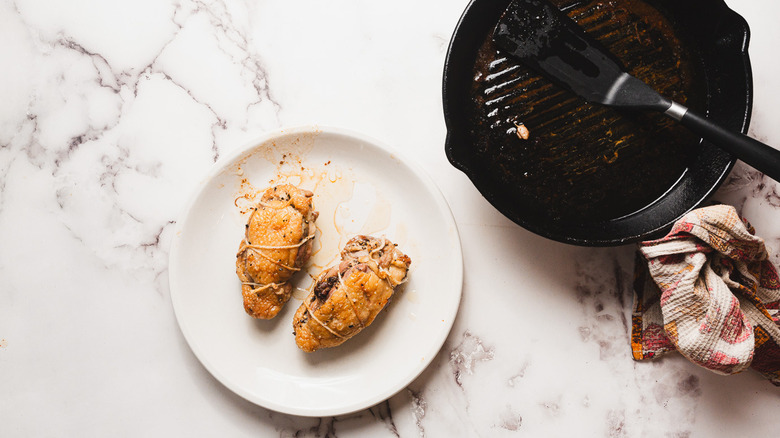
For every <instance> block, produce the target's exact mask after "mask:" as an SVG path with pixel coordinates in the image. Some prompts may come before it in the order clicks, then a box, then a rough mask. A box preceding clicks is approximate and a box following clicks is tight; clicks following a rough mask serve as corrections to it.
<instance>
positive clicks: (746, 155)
mask: <svg viewBox="0 0 780 438" xmlns="http://www.w3.org/2000/svg"><path fill="white" fill-rule="evenodd" d="M680 123H681V124H682V125H683V126H686V127H687V128H688V129H690V130H691V131H693V132H695V133H696V134H698V135H700V136H701V137H702V138H704V139H705V140H708V141H709V142H710V143H712V144H714V145H715V146H718V147H720V148H721V149H723V150H726V151H728V152H730V153H732V154H733V155H735V156H736V157H737V158H739V159H740V160H742V161H744V162H745V163H747V164H749V165H751V166H753V167H754V168H755V169H756V170H759V171H761V172H763V173H764V175H766V176H768V177H770V178H772V179H773V180H775V181H780V150H777V149H775V148H773V147H771V146H769V145H766V144H764V143H761V142H760V141H758V140H755V139H753V138H750V137H748V136H746V135H742V134H737V133H734V132H731V131H729V130H727V129H725V128H723V127H721V126H719V125H717V124H715V123H713V122H711V121H710V120H708V119H707V118H705V117H702V116H701V115H699V114H696V113H694V112H692V111H690V110H688V111H686V112H685V114H684V115H683V116H682V118H681V119H680Z"/></svg>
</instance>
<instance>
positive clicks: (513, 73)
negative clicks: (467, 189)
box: [444, 0, 751, 245]
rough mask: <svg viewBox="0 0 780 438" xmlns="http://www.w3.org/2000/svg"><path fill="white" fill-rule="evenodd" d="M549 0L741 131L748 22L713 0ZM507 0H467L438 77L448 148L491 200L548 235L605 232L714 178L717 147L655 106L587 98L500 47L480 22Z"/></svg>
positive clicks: (665, 222) (628, 235)
mask: <svg viewBox="0 0 780 438" xmlns="http://www.w3.org/2000/svg"><path fill="white" fill-rule="evenodd" d="M554 3H556V4H557V5H558V6H559V7H560V8H561V9H562V10H564V11H565V12H566V13H567V14H568V15H569V16H570V17H572V18H573V19H574V20H575V21H577V22H578V24H580V25H581V26H582V27H583V28H585V30H586V31H587V32H588V33H589V34H590V35H592V36H593V37H595V38H596V39H598V40H599V41H600V42H601V43H602V44H604V45H605V46H606V47H607V48H608V49H609V50H610V51H611V52H612V53H613V54H614V55H615V56H616V57H617V58H618V60H619V61H621V62H622V63H623V65H624V66H625V67H626V68H627V69H628V71H629V72H630V73H631V74H633V75H635V76H637V77H638V78H640V79H642V80H644V81H646V82H647V83H648V84H650V85H651V86H653V87H654V88H655V89H657V90H658V91H660V92H661V94H663V95H666V96H668V97H670V98H672V99H673V100H675V101H678V102H680V103H682V104H684V105H686V106H688V107H690V108H692V109H695V110H699V111H701V112H703V113H704V112H707V113H709V115H710V117H712V118H714V119H715V120H716V121H718V122H720V123H722V124H723V125H724V126H726V127H728V128H731V129H733V130H739V131H742V132H745V131H746V129H747V121H748V117H749V114H750V97H751V94H750V89H751V78H750V69H749V62H748V59H747V54H746V50H747V37H748V28H747V25H746V23H745V22H744V20H743V19H742V18H741V17H739V16H738V15H737V14H736V13H734V12H733V11H731V10H730V9H728V8H727V7H726V6H725V4H721V3H722V2H720V0H715V1H712V0H694V1H688V2H671V1H667V0H654V1H651V0H646V1H638V0H613V1H591V2H573V1H571V0H568V1H565V0H559V1H557V2H554ZM508 4H509V1H508V0H506V1H486V0H474V1H473V2H472V3H471V5H470V6H469V8H468V9H467V10H466V13H465V14H464V16H463V18H462V19H461V22H460V24H459V26H458V28H457V30H456V32H455V35H454V36H453V40H452V42H451V45H450V51H449V53H448V59H447V65H446V67H445V80H444V104H445V118H446V120H447V126H448V139H447V146H446V148H447V154H448V157H449V159H450V161H451V162H452V164H453V165H455V166H456V167H458V168H460V169H461V170H463V171H464V172H465V173H466V174H467V175H468V176H469V177H470V178H471V180H472V181H473V182H474V184H475V185H476V186H477V188H478V189H479V190H480V191H481V192H482V194H483V195H484V196H485V197H486V198H487V199H488V201H490V202H491V203H492V204H493V205H494V206H495V207H496V208H498V209H499V210H500V211H501V212H502V213H504V214H505V215H506V216H507V217H509V218H510V219H512V220H514V221H515V222H517V223H518V224H520V225H522V226H524V227H525V228H527V229H529V230H531V231H533V232H536V233H538V234H541V235H543V236H546V237H549V238H552V239H555V240H559V241H563V242H567V243H573V244H581V245H615V244H622V243H628V242H631V241H636V240H640V239H647V238H650V237H654V236H656V235H659V234H661V233H663V232H664V231H666V229H667V228H668V227H669V226H670V225H671V224H672V223H673V222H674V221H675V220H676V219H677V218H679V217H681V216H682V215H683V214H685V213H686V212H687V211H689V210H691V209H693V208H695V207H696V206H698V205H699V204H701V203H702V202H703V201H704V200H705V199H706V198H707V197H708V196H709V195H710V194H711V193H712V192H713V191H714V190H715V189H716V188H717V187H718V185H719V184H720V183H721V182H722V180H723V178H724V177H725V176H726V174H727V173H728V171H729V170H730V168H731V166H732V165H733V162H734V158H733V157H731V156H730V155H729V154H728V153H726V152H723V151H721V150H720V149H718V148H715V147H714V146H712V145H710V144H709V143H706V142H701V140H700V139H699V138H697V137H695V136H694V135H693V134H691V133H690V132H689V131H688V130H686V129H685V128H683V127H681V126H678V125H676V124H674V123H673V122H672V121H670V120H668V119H667V118H665V117H663V116H662V115H660V114H648V113H631V112H625V111H617V110H614V109H611V108H607V107H602V106H598V105H591V104H588V103H586V102H585V101H584V100H582V99H581V98H579V97H577V96H575V95H573V94H572V93H569V92H567V91H564V90H562V89H561V88H559V87H557V86H555V85H553V84H552V83H551V82H550V81H548V80H547V79H545V78H542V77H540V76H538V75H537V74H536V73H534V72H532V71H531V70H529V69H528V68H526V67H525V66H524V65H522V64H521V63H519V61H516V60H514V59H512V58H510V57H507V56H506V55H505V54H503V53H502V52H501V51H499V50H498V49H497V48H496V47H495V46H494V44H493V42H492V40H491V38H490V36H491V33H492V30H493V27H494V26H495V23H496V22H497V20H498V17H499V16H500V14H501V12H502V11H503V10H504V9H505V7H506V6H507V5H508ZM518 124H523V125H524V126H525V127H527V129H528V130H529V131H530V136H529V138H528V139H527V140H522V139H520V138H519V137H518V136H517V128H516V126H517V125H518Z"/></svg>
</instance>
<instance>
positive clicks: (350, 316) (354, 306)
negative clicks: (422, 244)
mask: <svg viewBox="0 0 780 438" xmlns="http://www.w3.org/2000/svg"><path fill="white" fill-rule="evenodd" d="M411 263H412V260H411V259H410V258H409V256H407V255H406V254H404V253H402V252H401V251H399V250H398V249H397V248H396V245H395V244H394V243H392V242H391V241H389V240H387V239H385V238H375V237H371V236H357V237H354V238H352V239H351V240H350V241H349V242H347V244H346V246H345V247H344V250H343V251H342V252H341V262H340V263H338V264H337V265H335V266H332V267H330V268H328V269H326V270H325V271H324V272H323V273H322V274H320V275H319V277H318V278H317V281H316V282H315V284H314V286H313V288H312V292H311V293H310V294H309V296H308V297H306V298H305V299H304V301H303V304H301V306H300V307H299V308H298V311H297V312H296V313H295V319H294V320H293V331H294V333H295V343H296V344H297V345H298V347H299V348H300V349H302V350H303V351H306V352H312V351H315V350H317V349H320V348H326V347H334V346H336V345H340V344H342V343H343V342H344V341H346V340H347V339H349V338H351V337H353V336H355V335H356V334H358V333H359V332H360V331H361V330H363V329H364V328H366V327H368V326H369V325H370V324H371V323H372V322H373V321H374V318H376V316H377V314H379V311H380V310H382V309H383V308H384V307H385V305H386V304H387V302H388V301H389V300H390V298H391V297H392V295H393V291H394V289H395V287H396V286H398V285H399V284H401V283H403V282H404V281H405V280H406V276H407V271H408V270H409V265H410V264H411Z"/></svg>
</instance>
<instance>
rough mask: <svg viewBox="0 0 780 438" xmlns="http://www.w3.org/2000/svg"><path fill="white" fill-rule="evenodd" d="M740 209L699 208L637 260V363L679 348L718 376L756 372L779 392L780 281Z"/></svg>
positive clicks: (642, 251)
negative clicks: (738, 210)
mask: <svg viewBox="0 0 780 438" xmlns="http://www.w3.org/2000/svg"><path fill="white" fill-rule="evenodd" d="M754 233H755V230H753V228H752V227H751V226H750V224H748V223H747V222H744V221H743V220H741V219H740V218H739V216H738V215H737V212H736V210H735V209H734V207H731V206H728V205H716V206H712V207H706V208H701V209H698V210H694V211H692V212H690V213H688V214H687V215H685V216H684V217H683V218H682V219H680V220H679V221H677V223H675V225H674V227H673V228H672V230H671V231H670V232H669V234H667V235H666V237H664V238H662V239H659V240H652V241H648V242H642V243H641V244H640V245H639V253H638V254H637V260H636V276H635V279H634V290H635V293H636V295H635V298H634V299H635V302H634V313H633V318H632V319H633V321H632V333H631V347H632V350H633V355H634V359H636V360H642V359H652V358H655V357H658V356H660V355H661V354H663V353H666V352H669V351H674V350H677V351H679V352H680V353H682V354H683V355H684V356H685V357H687V358H688V359H689V360H691V361H692V362H694V363H696V364H698V365H701V366H703V367H704V368H707V369H709V370H711V371H714V372H716V373H719V374H735V373H738V372H741V371H744V370H745V369H746V368H748V367H751V368H753V369H754V370H756V371H758V372H759V373H761V374H763V375H764V376H765V377H766V378H768V379H769V380H770V381H771V382H772V383H773V384H775V385H778V386H780V280H778V274H777V269H776V268H775V267H774V266H773V265H772V263H771V262H770V261H769V260H768V257H769V256H768V254H767V251H766V248H765V246H764V241H763V239H761V238H759V237H756V236H755V235H754Z"/></svg>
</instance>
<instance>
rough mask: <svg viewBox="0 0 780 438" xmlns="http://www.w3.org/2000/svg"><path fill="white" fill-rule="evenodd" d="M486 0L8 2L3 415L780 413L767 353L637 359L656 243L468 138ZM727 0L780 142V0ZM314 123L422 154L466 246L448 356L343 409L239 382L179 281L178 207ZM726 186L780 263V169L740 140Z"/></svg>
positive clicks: (758, 125) (686, 424)
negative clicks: (249, 146) (481, 154)
mask: <svg viewBox="0 0 780 438" xmlns="http://www.w3.org/2000/svg"><path fill="white" fill-rule="evenodd" d="M466 3H467V2H466V1H465V0H463V1H444V0H430V1H427V2H417V1H410V0H400V1H396V2H393V3H392V4H387V3H378V2H365V1H357V0H332V1H315V0H301V1H296V2H289V1H284V0H261V1H246V0H244V1H241V0H235V1H234V0H221V1H208V0H202V1H201V0H175V1H160V0H138V1H134V2H129V1H119V0H111V1H103V2H90V1H86V0H79V1H76V0H73V1H68V2H62V1H54V0H3V1H0V59H3V60H4V62H3V68H2V71H0V98H1V100H2V102H3V104H2V105H0V388H2V394H3V396H2V397H0V435H2V436H107V435H112V436H139V435H140V436H165V435H167V436H282V437H291V436H296V437H302V436H308V437H318V436H338V437H349V436H372V437H374V436H377V437H381V436H388V437H393V436H396V437H397V436H401V437H413V436H428V437H436V436H511V435H515V434H517V435H522V436H569V435H571V434H572V433H574V434H575V435H579V436H613V437H621V436H675V437H711V436H746V435H751V436H776V435H777V430H778V427H780V420H778V419H777V412H779V411H780V397H778V392H777V391H778V389H777V388H775V387H773V386H772V385H770V384H769V383H767V382H766V381H764V380H763V379H762V378H761V377H760V376H759V375H758V374H756V373H754V372H752V371H751V372H746V373H743V374H739V375H736V376H730V377H723V376H718V375H715V374H713V373H711V372H709V371H707V370H704V369H702V368H699V367H696V366H694V365H693V364H691V363H689V362H688V361H686V360H685V359H683V358H681V357H679V356H667V357H664V358H662V359H660V360H657V361H653V362H641V363H637V362H634V361H633V360H632V359H631V351H630V343H629V332H630V323H629V322H628V321H630V318H629V316H630V312H631V302H632V290H631V287H630V283H631V275H632V271H633V257H634V251H635V247H634V246H631V245H627V246H622V247H616V248H581V247H574V246H568V245H564V244H560V243H556V242H553V241H549V240H546V239H544V238H541V237H538V236H536V235H534V234H531V233H529V232H527V231H525V230H524V229H522V228H520V227H518V226H517V225H515V224H514V223H512V222H511V221H509V220H508V219H506V218H504V217H503V216H502V215H500V214H499V213H498V212H497V211H496V210H495V209H493V208H492V207H491V206H490V205H489V204H488V203H487V202H486V201H485V200H484V199H483V198H482V196H481V195H480V194H479V192H477V190H476V189H475V188H474V187H473V186H472V184H471V183H470V181H469V180H468V179H467V178H466V176H464V175H463V174H462V173H461V172H459V171H458V170H456V169H454V168H453V167H452V166H451V165H450V164H449V163H448V161H447V159H446V157H445V155H444V148H443V144H444V138H445V125H444V120H443V115H442V108H441V79H442V68H443V63H444V58H445V54H446V49H447V45H448V42H449V39H450V36H451V34H452V31H453V29H454V27H455V25H456V23H457V20H458V18H459V17H460V15H461V13H462V11H463V9H464V8H465V6H466ZM727 3H728V4H729V5H730V6H731V7H732V8H733V9H735V10H736V11H737V12H739V13H740V14H742V15H743V16H744V17H745V18H746V19H747V21H748V23H749V24H750V26H751V29H752V38H751V43H750V56H751V61H752V67H753V79H754V89H755V100H754V105H753V118H752V123H751V129H750V135H752V136H754V137H756V138H758V139H761V140H763V141H765V142H767V143H769V144H773V145H780V123H777V122H776V120H775V117H778V115H780V111H778V110H777V106H778V102H780V81H777V80H776V78H775V74H776V72H777V71H778V69H780V61H778V58H777V56H776V43H777V41H780V26H777V22H776V21H777V17H778V16H780V3H777V2H776V1H775V0H728V1H727ZM309 123H317V124H322V125H333V126H340V127H344V128H349V129H354V130H358V131H360V132H363V133H365V134H368V135H371V136H373V137H376V138H378V139H380V140H382V141H384V142H385V143H387V144H390V145H393V146H394V147H396V148H398V149H400V150H403V151H405V152H407V154H408V155H413V156H414V157H415V159H416V160H417V161H418V163H419V164H420V165H421V166H422V167H424V168H425V169H426V170H427V171H428V173H429V174H430V175H431V176H432V177H433V179H434V180H435V181H436V182H437V184H438V185H439V186H440V188H441V190H442V192H443V194H444V196H445V198H446V199H447V201H448V202H449V204H450V207H451V209H452V212H453V215H454V217H455V220H456V222H457V225H458V229H459V231H460V236H461V239H462V247H463V252H464V266H465V279H464V283H463V298H462V301H461V307H460V311H459V314H458V317H457V319H456V321H455V323H454V326H453V328H452V331H451V333H450V335H449V338H448V339H447V341H446V342H445V344H444V346H443V347H442V349H441V351H440V352H439V354H438V356H437V357H436V358H435V359H434V360H433V362H432V364H431V365H430V366H429V367H428V368H427V369H426V370H425V371H424V372H423V373H422V374H421V375H420V376H419V377H418V378H417V379H415V380H414V381H413V382H412V383H411V384H410V385H409V386H408V387H407V388H405V389H403V390H401V391H400V392H399V393H397V394H396V395H395V396H393V397H392V398H390V399H389V400H388V401H386V402H383V403H380V404H379V405H377V406H374V407H371V408H370V409H366V410H363V411H360V412H357V413H353V414H349V415H343V416H338V417H335V418H333V417H331V418H307V417H295V416H288V415H284V414H280V413H276V412H273V411H269V410H266V409H264V408H262V407H258V406H256V405H254V404H252V403H249V402H247V401H245V400H244V399H242V398H240V397H239V396H237V395H235V394H234V393H232V392H231V391H229V390H228V389H226V388H225V387H223V386H222V385H221V384H220V383H219V382H218V381H217V380H215V379H214V378H213V377H212V376H211V375H210V374H209V373H208V372H207V371H206V369H205V368H203V366H202V365H201V364H200V362H199V361H198V360H197V358H196V357H195V356H194V355H193V353H192V352H191V350H190V348H189V347H188V345H187V343H186V342H185V340H184V338H183V336H182V334H181V332H180V330H179V327H178V325H177V322H176V318H175V316H174V313H173V310H172V306H171V300H170V292H169V287H168V273H167V267H168V255H169V249H170V244H171V239H172V230H173V228H174V227H173V226H174V224H175V223H176V220H177V216H178V215H179V212H180V211H181V209H182V208H183V206H184V202H185V201H186V199H187V198H188V197H189V196H190V194H191V192H192V190H193V189H194V188H195V186H196V185H197V184H198V183H199V182H200V180H201V179H202V177H203V176H204V175H205V174H206V172H207V171H208V170H209V168H210V167H211V166H212V165H213V164H214V162H215V161H216V160H217V159H218V158H219V157H220V156H222V155H224V154H226V153H228V152H230V151H231V150H233V149H234V148H236V147H238V146H240V145H241V144H243V143H245V142H246V141H248V140H249V139H251V138H253V137H257V136H258V135H259V134H262V133H264V132H267V131H269V130H272V129H276V128H279V127H284V126H292V125H300V124H309ZM715 199H717V200H719V201H722V202H727V203H730V204H732V205H734V206H736V207H737V209H738V210H739V212H740V213H741V214H742V215H743V216H745V217H746V218H747V219H749V220H750V222H751V223H752V224H753V225H754V226H755V228H756V230H757V234H758V235H759V236H762V237H764V238H765V239H766V242H767V245H768V247H769V249H770V251H771V254H772V260H773V262H774V263H775V264H776V265H777V264H780V263H778V262H780V258H779V255H780V221H778V220H777V218H778V210H779V209H780V185H778V183H777V182H775V181H772V180H769V179H767V178H764V177H762V175H761V174H759V173H757V172H756V171H754V170H753V169H751V168H750V167H748V166H746V165H743V164H741V163H738V164H737V165H736V166H735V168H734V170H733V172H732V174H731V175H730V177H729V179H728V180H727V182H726V183H725V184H724V185H723V186H722V188H721V189H720V190H719V192H718V193H717V194H716V195H715ZM421 293H422V292H421ZM486 296H487V297H488V298H487V299H486Z"/></svg>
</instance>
